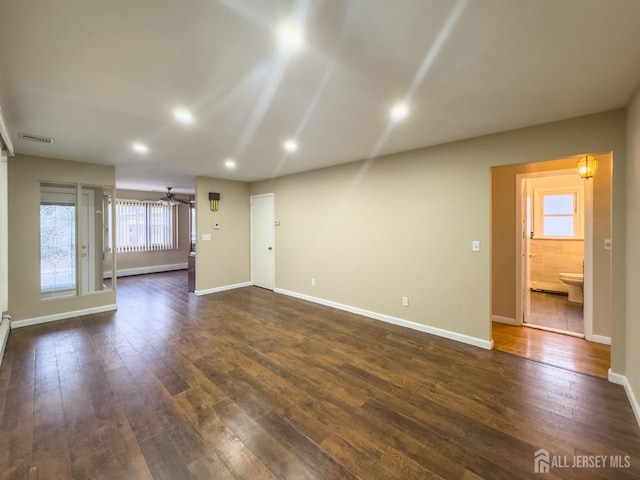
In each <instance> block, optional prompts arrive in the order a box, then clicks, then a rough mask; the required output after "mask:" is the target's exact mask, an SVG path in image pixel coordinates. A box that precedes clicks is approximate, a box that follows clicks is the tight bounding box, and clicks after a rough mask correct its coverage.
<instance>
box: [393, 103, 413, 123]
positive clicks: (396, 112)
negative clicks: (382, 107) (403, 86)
mask: <svg viewBox="0 0 640 480" xmlns="http://www.w3.org/2000/svg"><path fill="white" fill-rule="evenodd" d="M407 115H409V106H408V105H407V104H406V103H397V104H395V105H394V106H393V107H392V108H391V112H390V113H389V116H390V117H391V120H393V121H394V122H399V121H400V120H404V119H405V118H406V117H407Z"/></svg>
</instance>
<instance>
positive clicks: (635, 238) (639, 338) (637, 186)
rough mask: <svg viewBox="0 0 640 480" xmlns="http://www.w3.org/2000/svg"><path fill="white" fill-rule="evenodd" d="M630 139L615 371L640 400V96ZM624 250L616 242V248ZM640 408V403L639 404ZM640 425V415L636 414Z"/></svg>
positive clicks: (630, 122) (632, 107)
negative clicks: (620, 343)
mask: <svg viewBox="0 0 640 480" xmlns="http://www.w3.org/2000/svg"><path fill="white" fill-rule="evenodd" d="M627 138H628V142H629V143H628V145H629V156H628V161H627V168H626V171H624V170H623V172H626V180H627V212H626V213H627V246H628V247H627V251H626V262H627V272H626V277H627V295H626V319H627V322H626V330H625V333H626V335H625V337H626V347H627V348H626V364H625V368H624V369H613V368H612V370H613V371H614V372H617V373H623V374H625V375H626V376H627V379H628V380H629V384H630V385H631V388H632V389H633V392H634V393H635V396H636V401H640V348H638V346H639V345H640V95H639V94H637V93H636V96H635V99H634V100H633V102H632V103H631V105H630V106H629V111H628V128H627ZM617 248H620V246H619V245H618V244H617V243H614V249H617ZM636 406H637V404H636ZM636 416H638V421H639V422H640V412H638V411H636Z"/></svg>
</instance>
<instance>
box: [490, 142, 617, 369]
mask: <svg viewBox="0 0 640 480" xmlns="http://www.w3.org/2000/svg"><path fill="white" fill-rule="evenodd" d="M578 158H579V157H577V156H576V157H567V158H560V159H556V160H550V161H541V162H534V163H524V164H513V165H502V166H497V167H493V168H492V169H491V320H492V339H493V344H494V348H496V349H497V350H502V351H506V352H508V353H512V354H516V355H520V356H524V357H527V358H530V359H533V360H537V361H540V362H543V363H547V364H551V365H556V366H560V367H562V368H567V369H570V370H574V371H578V372H582V373H588V374H591V375H597V376H602V377H606V375H607V369H608V367H609V363H610V345H611V340H610V337H611V317H612V296H611V269H612V264H611V251H610V248H611V211H612V171H613V155H612V153H611V152H608V153H603V154H597V158H598V160H599V162H600V170H599V171H598V175H596V177H594V178H592V179H590V180H583V179H581V178H580V177H579V176H578V174H577V168H576V167H577V161H578Z"/></svg>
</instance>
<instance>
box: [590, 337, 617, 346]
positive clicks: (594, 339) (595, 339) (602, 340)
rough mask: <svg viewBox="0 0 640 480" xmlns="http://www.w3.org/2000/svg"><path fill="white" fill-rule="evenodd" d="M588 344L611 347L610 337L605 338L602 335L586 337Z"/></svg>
mask: <svg viewBox="0 0 640 480" xmlns="http://www.w3.org/2000/svg"><path fill="white" fill-rule="evenodd" d="M586 338H587V340H589V341H590V342H596V343H603V344H605V345H611V337H605V336H604V335H590V336H588V337H586Z"/></svg>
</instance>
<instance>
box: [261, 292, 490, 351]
mask: <svg viewBox="0 0 640 480" xmlns="http://www.w3.org/2000/svg"><path fill="white" fill-rule="evenodd" d="M273 291H274V292H275V293H280V294H282V295H288V296H290V297H295V298H299V299H301V300H307V301H309V302H313V303H319V304H320V305H325V306H327V307H332V308H337V309H338V310H344V311H345V312H350V313H355V314H358V315H362V316H363V317H369V318H373V319H374V320H380V321H382V322H387V323H392V324H394V325H400V326H401V327H405V328H410V329H412V330H418V331H420V332H425V333H430V334H432V335H437V336H438V337H444V338H448V339H450V340H455V341H457V342H462V343H466V344H468V345H473V346H475V347H480V348H484V349H486V350H491V341H490V340H483V339H481V338H477V337H470V336H469V335H464V334H462V333H457V332H452V331H450V330H444V329H442V328H437V327H431V326H429V325H423V324H422V323H417V322H412V321H410V320H404V319H402V318H398V317H392V316H390V315H385V314H382V313H376V312H371V311H369V310H364V309H362V308H358V307H352V306H351V305H344V304H342V303H337V302H333V301H331V300H325V299H323V298H318V297H312V296H311V295H305V294H303V293H298V292H292V291H290V290H283V289H281V288H275V289H274V290H273Z"/></svg>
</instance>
